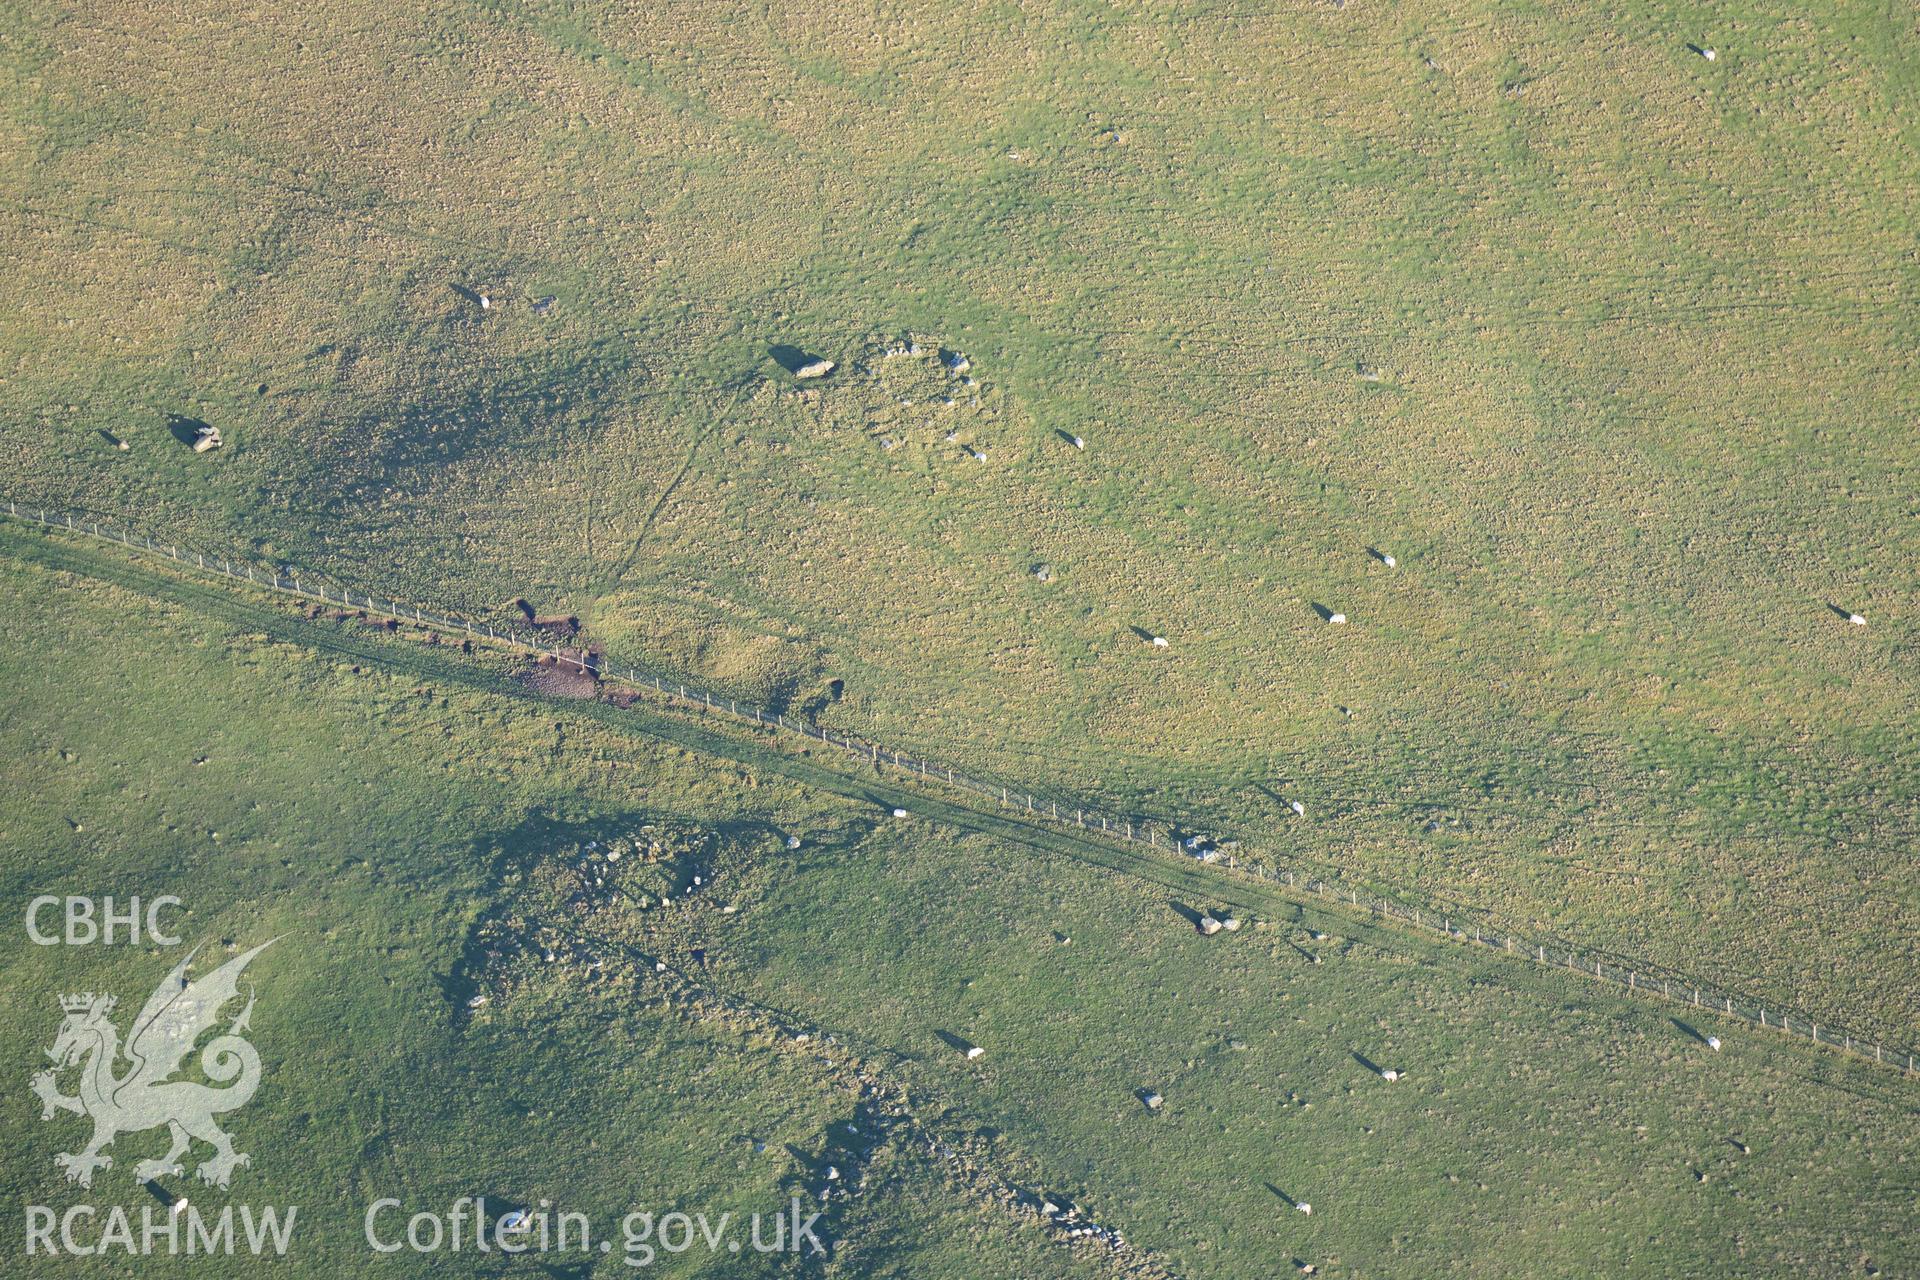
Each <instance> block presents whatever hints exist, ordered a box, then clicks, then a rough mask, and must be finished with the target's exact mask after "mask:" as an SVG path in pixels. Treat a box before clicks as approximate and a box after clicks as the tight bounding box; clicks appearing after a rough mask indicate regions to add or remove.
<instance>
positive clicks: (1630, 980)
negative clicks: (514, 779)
mask: <svg viewBox="0 0 1920 1280" xmlns="http://www.w3.org/2000/svg"><path fill="white" fill-rule="evenodd" d="M5 502H6V511H7V514H8V515H9V516H13V517H15V518H18V519H21V520H26V521H30V522H32V523H36V524H39V525H42V526H45V527H47V528H50V529H60V530H68V531H71V532H74V533H78V534H84V535H86V536H89V537H93V538H98V539H101V540H104V541H107V542H113V543H118V544H119V545H121V546H123V547H125V548H128V549H130V550H134V551H141V552H146V553H151V554H154V555H160V556H165V557H166V558H168V559H169V560H172V561H174V562H175V563H177V564H181V565H188V566H193V567H195V568H198V569H202V570H206V571H209V572H213V573H217V574H220V575H221V576H223V577H226V578H230V579H232V580H233V581H235V582H244V583H248V584H250V585H252V586H254V587H258V588H263V589H266V590H271V591H277V592H279V593H281V594H283V595H290V596H296V597H299V598H301V599H305V600H313V601H318V602H319V603H321V604H324V605H331V606H334V607H337V608H340V609H343V610H348V611H359V612H364V613H368V614H379V615H381V616H383V617H387V618H390V619H394V620H396V621H404V622H411V623H414V624H415V625H417V626H420V627H423V628H428V629H431V630H435V631H439V632H443V633H448V634H453V635H457V636H461V637H463V638H465V639H466V640H468V641H470V642H473V643H488V644H494V645H500V646H504V647H507V648H510V649H514V650H517V651H520V652H523V653H534V654H539V655H541V656H542V657H544V658H548V659H550V660H551V661H552V662H553V663H554V664H555V665H556V666H562V667H573V668H575V669H577V670H579V671H580V672H581V673H583V674H590V675H594V676H596V677H597V678H599V679H602V680H607V681H611V682H613V683H616V684H621V685H625V686H627V687H629V688H632V689H649V688H650V689H652V690H654V691H655V692H656V693H657V694H660V695H662V696H664V697H667V698H678V699H680V700H681V701H684V702H689V703H692V704H694V705H695V706H698V707H701V708H703V709H705V710H707V711H710V712H715V713H719V712H725V713H727V714H729V715H733V716H736V717H738V718H740V719H742V720H748V721H752V722H753V723H754V724H755V725H758V726H760V727H763V728H767V729H771V730H775V731H784V732H789V733H796V734H798V735H800V736H801V737H803V738H808V739H811V740H814V741H818V742H821V743H823V744H825V745H827V746H831V747H836V748H839V749H841V750H843V751H846V752H847V753H848V754H850V755H851V756H853V757H855V758H857V759H859V760H860V761H861V762H863V763H871V764H874V765H881V764H891V765H893V766H895V767H896V768H898V769H900V770H901V771H902V772H903V773H905V774H906V775H908V776H909V777H916V778H918V779H919V780H921V781H922V782H927V783H935V782H937V783H944V784H946V785H948V786H951V787H954V788H956V789H959V790H963V791H967V792H970V793H973V794H976V795H981V796H985V797H986V798H988V799H990V800H992V801H993V802H994V803H995V804H996V805H997V806H998V808H1000V809H1003V810H1012V811H1014V812H1016V813H1019V814H1020V815H1021V816H1023V817H1033V818H1036V819H1044V820H1046V821H1049V822H1053V823H1056V824H1059V825H1062V826H1065V827H1068V828H1071V829H1073V830H1074V831H1078V832H1084V833H1086V835H1087V836H1092V835H1099V836H1102V837H1104V838H1106V839H1108V840H1111V841H1114V842H1117V843H1122V844H1128V845H1144V846H1145V847H1147V848H1149V849H1153V850H1156V851H1159V850H1164V851H1165V852H1166V853H1167V854H1169V855H1171V856H1173V857H1175V858H1189V859H1190V860H1192V861H1195V862H1198V863H1200V864H1202V865H1205V866H1207V867H1208V868H1209V869H1210V870H1212V871H1214V872H1217V873H1221V874H1223V875H1225V876H1228V877H1231V878H1237V879H1242V880H1247V881H1251V882H1253V883H1257V884H1265V885H1272V886H1275V887H1277V888H1280V889H1283V890H1284V891H1286V892H1288V893H1289V894H1291V895H1293V896H1294V897H1296V898H1304V899H1306V900H1308V901H1312V902H1318V903H1322V904H1326V905H1331V906H1337V907H1341V908H1344V909H1345V910H1346V911H1347V912H1349V913H1355V914H1365V915H1367V916H1368V917H1374V916H1378V917H1379V918H1381V919H1382V920H1386V921H1392V922H1394V923H1396V924H1403V925H1407V926H1410V927H1412V928H1413V929H1415V930H1416V931H1419V932H1422V933H1427V934H1438V935H1439V936H1441V937H1444V938H1447V939H1448V940H1449V941H1452V942H1456V943H1461V944H1464V945H1467V946H1472V947H1478V948H1484V949H1488V950H1492V951H1496V952H1501V953H1504V954H1507V955H1511V956H1513V957H1515V958H1516V959H1519V958H1524V959H1526V960H1528V961H1529V962H1531V963H1533V964H1535V965H1539V966H1543V967H1548V968H1553V969H1562V970H1565V971H1568V972H1572V973H1578V974H1581V975H1582V976H1585V977H1590V978H1593V979H1595V980H1598V981H1601V982H1608V983H1612V984H1614V985H1616V986H1618V987H1620V988H1621V989H1623V990H1625V991H1627V992H1629V993H1632V994H1635V995H1644V996H1650V997H1658V998H1661V999H1665V1000H1669V1001H1672V1002H1674V1003H1676V1004H1680V1005H1682V1006H1685V1007H1687V1008H1694V1009H1700V1010H1703V1011H1711V1012H1713V1013H1716V1014H1720V1015H1723V1016H1730V1017H1734V1018H1737V1019H1740V1020H1742V1021H1745V1022H1748V1023H1752V1024H1755V1025H1758V1026H1761V1027H1765V1028H1767V1029H1769V1030H1775V1031H1779V1032H1781V1033H1783V1034H1786V1035H1792V1036H1804V1037H1806V1038H1807V1039H1808V1040H1810V1041H1812V1042H1813V1043H1815V1044H1822V1045H1829V1046H1831V1047H1833V1048H1836V1049H1840V1050H1843V1051H1844V1052H1847V1053H1851V1054H1854V1055H1856V1056H1859V1057H1863V1058H1866V1059H1869V1060H1871V1061H1874V1062H1877V1063H1881V1064H1884V1065H1887V1066H1892V1067H1895V1068H1897V1069H1898V1070H1899V1071H1901V1072H1902V1073H1903V1074H1905V1075H1908V1076H1920V1061H1917V1059H1920V1052H1917V1051H1916V1050H1914V1049H1911V1048H1902V1047H1898V1046H1891V1045H1887V1044H1885V1043H1884V1042H1882V1041H1879V1040H1869V1039H1867V1038H1865V1037H1861V1036H1855V1035H1853V1034H1852V1033H1851V1032H1848V1031H1845V1030H1843V1029H1842V1028H1839V1027H1837V1026H1835V1025H1834V1024H1833V1023H1832V1022H1831V1021H1828V1020H1825V1019H1815V1018H1813V1017H1811V1016H1809V1015H1805V1014H1802V1013H1799V1012H1797V1011H1785V1010H1780V1009H1777V1008H1769V1007H1768V1006H1767V1005H1766V1004H1765V1003H1763V1002H1761V1001H1759V1000H1756V999H1753V998H1752V997H1747V996H1740V995H1735V994H1732V993H1729V992H1726V991H1724V990H1721V989H1718V988H1715V987H1712V986H1709V985H1707V984H1704V983H1700V982H1697V981H1696V980H1694V979H1691V978H1686V977H1683V976H1681V975H1678V974H1674V973H1671V972H1661V971H1659V970H1658V969H1656V968H1655V967H1652V966H1646V967H1641V966H1636V965H1633V964H1624V963H1621V962H1620V961H1619V960H1617V959H1615V960H1613V961H1611V962H1610V961H1609V960H1607V959H1606V958H1605V957H1604V956H1599V955H1595V954H1592V953H1588V954H1585V955H1583V954H1581V952H1580V950H1579V948H1577V947H1574V946H1571V945H1569V944H1567V943H1565V942H1559V941H1555V940H1540V939H1527V938H1523V937H1521V936H1520V935H1518V934H1516V933H1512V932H1509V931H1506V930H1505V929H1504V928H1503V927H1500V926H1497V925H1495V924H1494V923H1492V922H1491V921H1490V920H1487V919H1475V918H1474V914H1475V913H1473V912H1472V911H1471V909H1467V910H1465V911H1463V910H1462V909H1461V908H1458V907H1447V908H1443V909H1440V910H1435V909H1434V908H1432V907H1431V906H1428V905H1426V904H1424V903H1422V902H1420V901H1419V900H1417V899H1414V898H1412V897H1410V896H1409V895H1407V894H1405V893H1400V892H1395V891H1392V890H1384V891H1383V890H1381V889H1378V888H1374V887H1370V886H1366V885H1361V884H1355V883H1349V882H1342V881H1340V880H1338V879H1337V878H1330V877H1326V876H1322V875H1317V874H1301V873H1296V872H1295V871H1293V870H1291V869H1289V868H1283V867H1276V866H1270V865H1267V863H1265V862H1263V861H1250V860H1248V859H1246V858H1243V857H1242V856H1241V855H1240V853H1239V852H1238V848H1237V845H1235V846H1230V847H1228V848H1226V849H1218V848H1213V847H1210V844H1208V843H1207V842H1198V843H1184V842H1183V841H1182V840H1181V838H1180V834H1179V833H1180V831H1181V829H1182V828H1181V827H1180V826H1179V825H1178V824H1174V823H1169V822H1154V821H1149V820H1146V819H1142V818H1139V817H1137V816H1136V815H1115V814H1108V813H1105V812H1103V811H1101V810H1097V809H1093V808H1089V807H1088V806H1086V805H1085V804H1084V803H1082V802H1077V801H1068V802H1065V803H1063V802H1062V801H1061V799H1060V798H1059V797H1057V796H1043V795H1039V794H1037V793H1035V792H1033V791H1031V790H1028V789H1025V788H1015V787H1013V786H1012V785H1011V784H1008V783H1006V782H999V781H987V780H982V779H978V778H974V777H972V776H970V775H968V774H966V773H964V772H961V771H958V770H955V769H954V768H952V767H951V766H948V765H943V764H937V763H934V762H931V761H928V760H926V759H923V758H916V757H914V756H911V755H903V754H901V752H899V751H898V750H896V749H894V748H891V747H887V746H883V745H882V744H880V743H878V742H872V741H869V740H867V739H864V738H860V737H857V736H855V735H852V734H846V733H835V732H834V731H833V730H830V729H827V728H825V727H823V726H820V725H814V724H809V723H808V722H807V721H805V720H799V719H789V718H788V717H787V716H786V715H785V714H784V713H780V712H771V711H766V710H763V709H761V708H760V707H756V706H754V705H752V704H751V703H742V702H740V701H738V700H737V699H734V698H730V697H717V696H716V695H715V694H713V693H712V692H711V691H710V690H705V689H701V688H698V687H697V686H689V685H687V684H686V683H685V682H684V681H681V680H679V679H677V678H676V679H674V680H671V681H669V680H668V679H667V678H666V677H665V676H664V675H662V674H661V673H659V672H657V671H646V670H643V669H641V668H638V667H627V668H624V669H623V668H619V667H612V666H609V665H606V664H604V663H603V662H600V661H589V660H588V658H587V657H586V656H584V655H581V656H575V654H573V653H571V652H569V651H568V650H567V648H566V647H565V646H562V645H559V644H556V643H553V642H552V641H551V640H550V638H547V637H543V636H538V635H535V634H534V633H532V632H531V631H527V630H521V631H515V630H512V629H506V630H502V629H497V628H495V627H492V626H490V625H487V624H484V623H476V622H474V621H472V620H471V619H468V618H462V617H459V616H456V615H454V614H451V613H446V614H442V613H438V612H429V611H427V610H426V609H424V608H423V607H421V606H419V605H414V604H408V603H405V602H403V601H399V600H395V599H392V598H390V597H381V596H375V595H373V594H371V593H369V592H365V591H362V592H359V593H357V594H356V592H355V591H354V590H353V589H352V588H349V587H345V586H338V585H335V584H334V583H332V582H330V581H328V580H327V579H325V578H322V577H318V576H315V575H311V574H299V573H297V572H296V571H295V570H294V569H292V568H291V567H290V566H286V567H283V566H263V565H256V564H255V563H253V562H252V561H249V560H244V559H243V560H233V559H231V558H230V557H226V556H220V555H209V554H208V553H206V552H205V551H202V550H196V549H193V548H188V549H187V550H184V551H183V550H182V549H181V548H180V546H179V545H178V543H176V542H174V541H172V540H166V541H163V542H156V541H155V540H154V539H153V537H152V536H151V535H148V534H136V533H134V532H133V531H131V530H130V529H128V528H126V527H125V526H120V527H114V526H112V525H105V524H101V523H100V522H99V521H97V520H95V519H91V518H88V517H86V516H76V515H75V514H74V513H73V512H70V511H53V510H49V509H44V508H38V507H33V506H23V505H21V504H20V503H18V502H16V501H14V500H13V499H11V498H8V499H5ZM1189 839H1190V840H1192V839H1193V838H1192V837H1189ZM1183 848H1184V850H1185V852H1183ZM1562 957H1564V960H1563V959H1562Z"/></svg>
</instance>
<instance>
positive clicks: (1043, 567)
mask: <svg viewBox="0 0 1920 1280" xmlns="http://www.w3.org/2000/svg"><path fill="white" fill-rule="evenodd" d="M1033 576H1034V580H1035V581H1038V582H1052V581H1053V566H1052V565H1050V564H1037V565H1035V566H1033Z"/></svg>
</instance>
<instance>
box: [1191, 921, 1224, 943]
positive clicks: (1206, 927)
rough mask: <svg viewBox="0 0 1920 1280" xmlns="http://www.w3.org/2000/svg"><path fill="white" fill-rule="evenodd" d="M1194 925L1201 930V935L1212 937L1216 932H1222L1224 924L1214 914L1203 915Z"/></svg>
mask: <svg viewBox="0 0 1920 1280" xmlns="http://www.w3.org/2000/svg"><path fill="white" fill-rule="evenodd" d="M1193 927H1194V928H1196V929H1198V930H1199V931H1200V936H1201V937H1203V938H1211V937H1212V936H1213V935H1214V934H1216V933H1218V932H1220V930H1221V928H1222V927H1223V926H1222V925H1221V923H1220V922H1219V921H1218V920H1215V919H1214V918H1213V917H1212V916H1201V917H1200V919H1199V920H1197V921H1196V922H1195V923H1194V926H1193Z"/></svg>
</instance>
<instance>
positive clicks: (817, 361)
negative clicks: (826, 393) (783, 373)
mask: <svg viewBox="0 0 1920 1280" xmlns="http://www.w3.org/2000/svg"><path fill="white" fill-rule="evenodd" d="M833 369H834V364H833V361H831V360H829V359H827V358H826V357H825V356H816V357H814V358H813V359H811V360H809V361H807V362H806V363H805V364H803V365H801V366H800V367H799V368H798V369H795V370H794V371H793V376H794V377H796V378H824V377H826V376H827V375H828V374H830V373H832V372H833Z"/></svg>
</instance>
